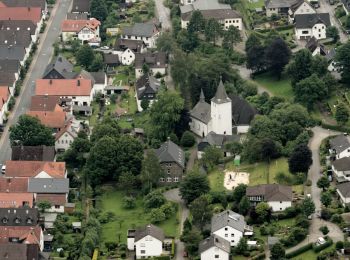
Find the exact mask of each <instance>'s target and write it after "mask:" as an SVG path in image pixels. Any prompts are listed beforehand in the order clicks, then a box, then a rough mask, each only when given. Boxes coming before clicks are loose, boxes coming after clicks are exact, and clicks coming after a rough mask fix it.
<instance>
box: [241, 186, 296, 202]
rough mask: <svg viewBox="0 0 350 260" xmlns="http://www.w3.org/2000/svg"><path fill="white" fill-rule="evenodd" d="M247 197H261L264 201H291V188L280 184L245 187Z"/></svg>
mask: <svg viewBox="0 0 350 260" xmlns="http://www.w3.org/2000/svg"><path fill="white" fill-rule="evenodd" d="M246 195H247V196H263V197H264V199H265V201H292V200H293V191H292V187H290V186H286V185H280V184H261V185H256V186H251V187H247V190H246Z"/></svg>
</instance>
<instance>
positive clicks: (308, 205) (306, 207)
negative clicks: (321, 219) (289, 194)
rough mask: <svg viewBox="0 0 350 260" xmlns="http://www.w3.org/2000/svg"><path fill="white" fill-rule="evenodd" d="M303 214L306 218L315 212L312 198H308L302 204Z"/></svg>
mask: <svg viewBox="0 0 350 260" xmlns="http://www.w3.org/2000/svg"><path fill="white" fill-rule="evenodd" d="M301 212H302V213H303V214H304V216H310V215H311V214H313V213H314V212H315V203H314V202H313V201H312V199H311V198H309V197H308V198H305V199H304V200H303V202H302V203H301Z"/></svg>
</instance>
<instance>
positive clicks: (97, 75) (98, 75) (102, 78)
mask: <svg viewBox="0 0 350 260" xmlns="http://www.w3.org/2000/svg"><path fill="white" fill-rule="evenodd" d="M90 74H91V76H92V77H93V78H94V81H95V83H96V84H104V83H106V73H104V72H103V71H97V72H90Z"/></svg>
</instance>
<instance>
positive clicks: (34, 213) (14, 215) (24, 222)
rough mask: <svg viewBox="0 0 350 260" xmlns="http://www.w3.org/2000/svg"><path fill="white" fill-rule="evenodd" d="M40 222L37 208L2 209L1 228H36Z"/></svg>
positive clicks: (0, 216)
mask: <svg viewBox="0 0 350 260" xmlns="http://www.w3.org/2000/svg"><path fill="white" fill-rule="evenodd" d="M16 220H17V221H16ZM38 220H39V211H38V209H36V208H29V207H22V208H0V226H36V225H37V224H38Z"/></svg>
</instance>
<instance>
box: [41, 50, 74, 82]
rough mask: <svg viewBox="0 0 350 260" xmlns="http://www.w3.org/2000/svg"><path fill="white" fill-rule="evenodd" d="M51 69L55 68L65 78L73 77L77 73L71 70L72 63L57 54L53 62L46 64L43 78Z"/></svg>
mask: <svg viewBox="0 0 350 260" xmlns="http://www.w3.org/2000/svg"><path fill="white" fill-rule="evenodd" d="M52 70H56V71H57V72H58V73H60V74H61V75H62V76H63V77H64V78H65V79H74V78H75V77H76V76H77V73H75V72H73V64H72V63H70V62H69V61H68V60H67V59H66V58H65V57H63V56H62V55H59V56H57V57H56V59H55V60H54V61H53V62H51V63H50V64H49V65H47V66H46V69H45V72H44V75H43V78H44V79H45V78H47V77H48V76H49V75H48V74H49V73H50V72H51V71H52Z"/></svg>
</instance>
